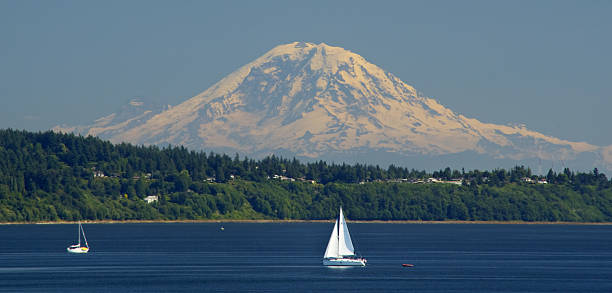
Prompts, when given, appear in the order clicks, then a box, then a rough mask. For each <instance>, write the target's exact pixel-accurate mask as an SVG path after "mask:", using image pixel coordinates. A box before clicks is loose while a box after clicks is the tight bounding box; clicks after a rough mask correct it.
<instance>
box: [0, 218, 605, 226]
mask: <svg viewBox="0 0 612 293" xmlns="http://www.w3.org/2000/svg"><path fill="white" fill-rule="evenodd" d="M333 222H334V220H331V219H330V220H263V219H260V220H249V219H243V220H236V219H206V220H93V221H91V220H86V221H81V223H84V224H139V223H142V224H172V223H251V224H257V223H278V224H284V223H333ZM347 222H348V223H361V224H425V225H427V224H479V225H492V224H493V225H500V224H501V225H593V226H610V225H612V222H526V221H463V220H448V221H421V220H395V221H383V220H355V221H351V220H347ZM76 223H78V222H77V221H39V222H0V226H1V225H57V224H76Z"/></svg>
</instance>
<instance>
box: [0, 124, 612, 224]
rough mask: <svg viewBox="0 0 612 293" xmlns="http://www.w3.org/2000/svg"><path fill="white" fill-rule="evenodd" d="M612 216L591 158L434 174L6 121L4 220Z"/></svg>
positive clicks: (1, 177) (611, 184) (0, 201)
mask: <svg viewBox="0 0 612 293" xmlns="http://www.w3.org/2000/svg"><path fill="white" fill-rule="evenodd" d="M339 206H342V207H343V209H344V211H345V213H346V215H347V216H349V217H350V218H351V219H352V220H384V221H387V220H418V221H432V220H438V221H447V220H462V221H528V222H534V221H546V222H559V221H567V222H612V180H609V179H608V178H607V177H606V175H605V174H604V173H601V172H599V170H597V169H593V170H592V171H589V172H588V173H582V172H573V171H571V170H569V169H565V170H563V172H560V173H556V172H554V171H552V170H551V171H549V172H548V174H547V175H546V176H545V177H543V176H537V175H533V174H532V173H531V170H529V169H528V168H524V167H514V168H512V169H510V170H505V169H495V170H492V171H478V170H471V171H464V170H461V171H460V170H451V169H450V168H445V169H444V170H440V171H436V172H433V173H427V172H424V171H419V170H412V169H407V168H401V167H397V166H392V165H391V166H389V167H388V168H386V169H385V168H381V167H379V166H372V165H362V164H355V165H347V164H329V163H326V162H323V161H319V162H311V163H307V164H305V163H301V162H299V161H298V160H295V159H288V158H279V157H276V156H270V157H266V158H263V159H261V160H253V159H248V158H240V157H239V156H234V157H230V156H228V155H220V154H214V153H204V152H194V151H190V150H188V149H186V148H184V147H182V146H175V147H165V148H158V147H156V146H133V145H131V144H125V143H121V144H116V145H114V144H111V143H110V142H108V141H103V140H101V139H99V138H95V137H91V136H89V137H82V136H76V135H73V134H58V133H55V132H51V131H47V132H44V133H40V132H39V133H32V132H27V131H16V130H10V129H9V130H3V129H0V223H4V222H29V223H31V222H39V221H77V220H120V221H122V220H207V219H239V220H246V219H274V220H288V219H300V220H320V219H333V218H334V217H335V216H337V214H336V213H337V211H338V207H339Z"/></svg>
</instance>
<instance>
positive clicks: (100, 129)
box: [55, 42, 612, 168]
mask: <svg viewBox="0 0 612 293" xmlns="http://www.w3.org/2000/svg"><path fill="white" fill-rule="evenodd" d="M147 111H150V112H147ZM55 130H57V131H73V132H78V133H81V134H87V135H97V136H100V137H102V138H107V139H110V140H111V141H112V142H122V141H125V142H132V143H137V144H157V145H163V144H173V145H185V146H187V147H189V148H193V149H204V148H205V149H211V150H222V151H227V152H240V153H243V154H247V155H257V154H260V155H261V154H269V153H276V152H281V153H286V154H287V155H294V156H297V157H303V158H310V159H317V158H320V157H325V156H326V155H329V154H331V153H338V154H342V153H348V154H350V153H351V152H356V153H362V154H364V155H365V156H366V157H367V156H368V155H367V154H368V153H369V152H370V153H376V152H387V153H390V154H397V155H398V158H399V157H404V158H405V157H413V158H414V157H415V156H419V155H427V156H444V155H453V154H460V153H463V152H474V153H476V154H480V155H483V156H487V157H490V158H491V159H493V160H499V159H502V160H515V161H517V162H518V161H529V160H531V161H532V162H533V161H535V160H545V161H553V162H554V161H561V162H568V163H569V162H571V161H573V160H576V158H578V157H580V156H582V155H584V154H592V155H593V156H594V157H595V158H594V159H589V160H591V161H593V162H578V163H581V164H587V165H589V164H590V165H592V166H597V165H598V164H599V165H603V166H601V167H604V168H610V166H611V165H612V146H610V147H598V146H595V145H591V144H588V143H586V142H571V141H568V140H563V139H559V138H555V137H551V136H547V135H544V134H541V133H538V132H535V131H531V130H528V129H527V128H525V127H524V126H523V127H521V126H504V125H496V124H491V123H484V122H481V121H479V120H477V119H475V118H468V117H465V116H463V115H461V114H457V113H455V112H453V111H452V110H450V109H448V108H446V107H444V106H443V105H441V104H440V103H438V102H437V101H436V100H434V99H431V98H428V97H425V96H422V95H421V94H419V93H418V92H417V91H416V89H415V88H414V87H412V86H410V85H408V84H406V83H404V82H403V81H401V80H400V79H399V78H397V77H396V76H394V75H393V74H391V73H388V72H386V71H384V70H383V69H381V68H379V67H378V66H376V65H374V64H372V63H369V62H368V61H367V60H365V59H364V58H363V57H361V56H359V55H357V54H355V53H353V52H350V51H348V50H345V49H343V48H340V47H332V46H329V45H327V44H324V43H320V44H313V43H303V42H294V43H290V44H284V45H280V46H277V47H275V48H273V49H272V50H270V51H268V52H267V53H265V54H264V55H262V56H261V57H259V58H257V59H255V60H254V61H252V62H250V63H248V64H246V65H244V66H242V67H241V68H239V69H238V70H236V71H234V72H233V73H231V74H229V75H228V76H227V77H225V78H223V79H221V80H220V81H219V82H217V83H215V84H214V85H213V86H211V87H209V88H208V89H207V90H205V91H203V92H202V93H200V94H198V95H196V96H194V97H192V98H190V99H188V100H186V101H185V102H183V103H180V104H178V105H176V106H173V107H167V108H165V109H162V110H157V111H151V110H145V111H141V113H140V114H138V113H134V115H132V116H129V115H128V116H127V117H124V119H123V121H121V119H115V117H109V116H107V118H105V119H103V120H98V122H96V123H94V124H93V125H89V126H85V127H79V128H69V127H68V128H67V127H56V128H55ZM402 160H403V159H401V158H400V159H398V160H397V161H402Z"/></svg>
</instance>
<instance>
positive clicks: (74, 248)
mask: <svg viewBox="0 0 612 293" xmlns="http://www.w3.org/2000/svg"><path fill="white" fill-rule="evenodd" d="M81 233H83V240H85V246H82V245H81ZM78 234H79V243H78V244H73V245H70V246H68V248H66V250H67V251H68V252H70V253H87V252H89V244H88V243H87V238H86V237H85V230H83V226H81V222H80V221H79V231H78Z"/></svg>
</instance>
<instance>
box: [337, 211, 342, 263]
mask: <svg viewBox="0 0 612 293" xmlns="http://www.w3.org/2000/svg"><path fill="white" fill-rule="evenodd" d="M340 217H342V207H340V213H339V214H338V220H336V225H338V230H337V231H336V237H337V239H338V247H337V248H338V256H341V255H340V221H342V220H341V219H340Z"/></svg>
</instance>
